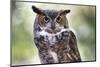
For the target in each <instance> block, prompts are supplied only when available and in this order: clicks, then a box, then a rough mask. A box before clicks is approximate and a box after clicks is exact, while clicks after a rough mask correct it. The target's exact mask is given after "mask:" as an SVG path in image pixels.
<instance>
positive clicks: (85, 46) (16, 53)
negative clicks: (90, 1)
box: [11, 1, 96, 65]
mask: <svg viewBox="0 0 100 67" xmlns="http://www.w3.org/2000/svg"><path fill="white" fill-rule="evenodd" d="M32 5H35V6H37V7H39V8H41V9H55V10H60V9H70V10H71V12H70V13H69V14H68V15H67V16H66V17H67V18H68V22H69V25H70V27H71V28H72V29H74V30H73V31H75V33H76V36H77V40H78V48H79V52H80V55H81V58H82V61H94V60H95V58H96V57H95V52H96V51H95V50H96V14H95V12H96V10H95V9H96V7H95V6H82V5H81V6H80V5H63V4H46V3H34V2H15V1H12V3H11V8H12V9H11V18H12V20H11V21H12V22H11V45H12V47H11V49H12V64H13V65H16V64H39V63H40V61H39V58H38V50H37V48H36V46H35V44H34V41H33V37H34V36H33V24H34V19H35V16H36V14H35V13H34V12H33V11H32V9H31V7H32Z"/></svg>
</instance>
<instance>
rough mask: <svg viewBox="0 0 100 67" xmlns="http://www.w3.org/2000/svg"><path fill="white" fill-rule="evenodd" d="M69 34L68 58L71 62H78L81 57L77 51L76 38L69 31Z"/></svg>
mask: <svg viewBox="0 0 100 67" xmlns="http://www.w3.org/2000/svg"><path fill="white" fill-rule="evenodd" d="M69 34H70V36H69V43H68V44H69V46H70V49H71V50H70V51H69V55H70V59H71V60H72V61H73V62H79V61H81V57H80V53H79V51H78V47H77V39H76V36H75V34H74V33H73V32H72V31H70V32H69Z"/></svg>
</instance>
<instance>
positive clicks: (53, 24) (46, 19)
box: [32, 6, 70, 33]
mask: <svg viewBox="0 0 100 67" xmlns="http://www.w3.org/2000/svg"><path fill="white" fill-rule="evenodd" d="M32 10H33V12H35V13H36V14H37V17H36V22H35V23H37V24H38V27H40V29H41V30H45V31H46V32H48V33H57V32H59V31H61V30H62V29H64V28H68V21H67V18H66V15H67V14H68V13H69V12H70V10H43V9H40V8H37V7H35V6H32Z"/></svg>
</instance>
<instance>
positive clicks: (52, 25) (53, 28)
mask: <svg viewBox="0 0 100 67" xmlns="http://www.w3.org/2000/svg"><path fill="white" fill-rule="evenodd" d="M51 29H52V30H55V23H54V22H53V23H51Z"/></svg>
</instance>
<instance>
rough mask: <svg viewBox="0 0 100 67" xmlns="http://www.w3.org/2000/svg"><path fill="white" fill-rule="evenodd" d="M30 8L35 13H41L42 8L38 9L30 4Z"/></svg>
mask: <svg viewBox="0 0 100 67" xmlns="http://www.w3.org/2000/svg"><path fill="white" fill-rule="evenodd" d="M32 10H33V11H34V12H35V13H37V14H42V10H40V9H39V8H37V7H35V6H32Z"/></svg>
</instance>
